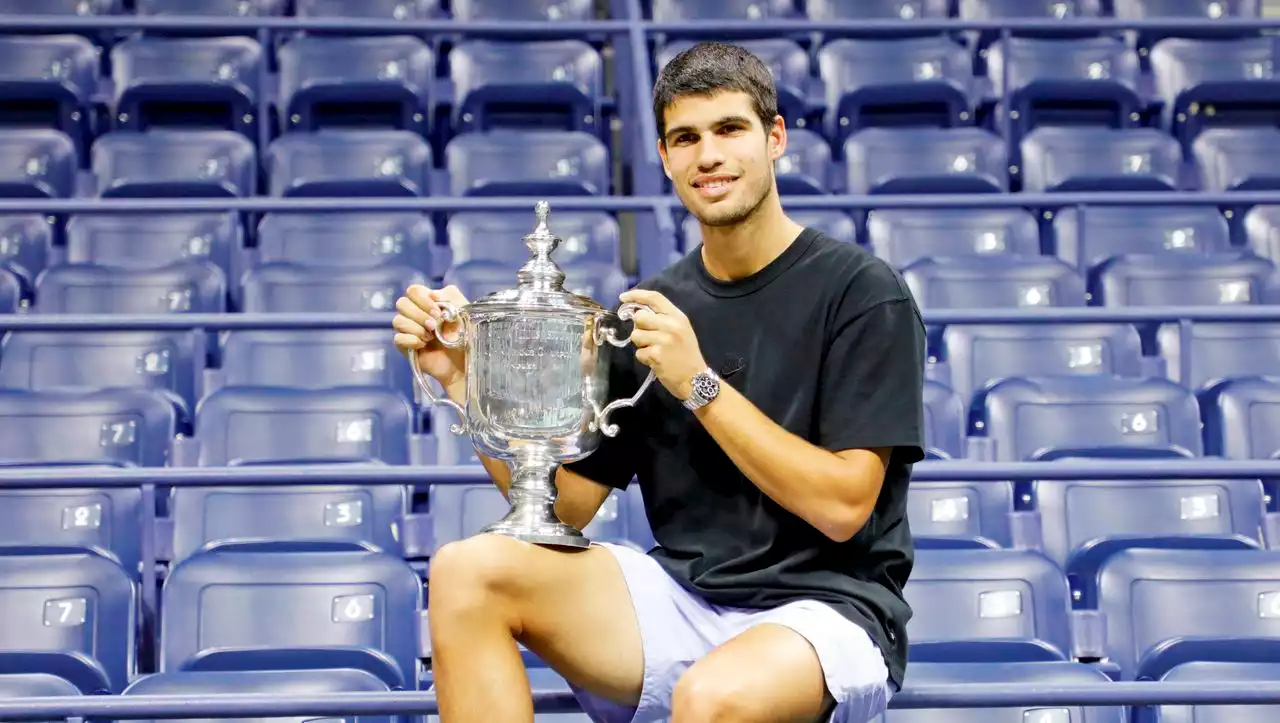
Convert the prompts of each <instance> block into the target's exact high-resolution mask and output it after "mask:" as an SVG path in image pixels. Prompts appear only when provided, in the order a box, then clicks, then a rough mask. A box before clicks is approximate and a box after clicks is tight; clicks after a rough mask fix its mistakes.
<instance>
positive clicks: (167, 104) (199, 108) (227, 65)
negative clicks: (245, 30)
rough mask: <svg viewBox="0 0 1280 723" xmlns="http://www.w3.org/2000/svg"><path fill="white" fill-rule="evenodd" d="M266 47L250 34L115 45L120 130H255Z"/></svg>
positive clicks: (114, 107)
mask: <svg viewBox="0 0 1280 723" xmlns="http://www.w3.org/2000/svg"><path fill="white" fill-rule="evenodd" d="M264 64H265V61H264V58H263V52H262V46H260V45H259V44H258V42H257V41H256V40H253V39H252V38H248V37H243V36H241V37H235V36H232V37H221V38H150V37H135V38H129V39H127V40H124V41H122V42H121V43H119V44H118V45H116V46H115V47H114V48H112V49H111V68H112V90H113V95H112V97H111V100H110V108H109V110H110V112H111V115H112V116H113V118H114V125H115V127H117V128H127V129H131V130H139V131H146V130H149V129H152V128H166V127H168V128H173V127H178V128H192V127H195V128H216V129H225V130H230V131H236V132H239V133H246V134H250V133H253V129H254V128H255V122H256V120H257V111H258V108H257V103H258V88H259V85H260V83H259V82H258V75H259V73H262V72H264V71H265V68H264V67H263V66H264Z"/></svg>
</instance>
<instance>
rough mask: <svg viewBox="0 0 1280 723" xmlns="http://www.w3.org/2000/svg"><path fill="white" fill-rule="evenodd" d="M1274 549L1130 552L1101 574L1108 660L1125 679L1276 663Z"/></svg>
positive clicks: (1278, 562) (1279, 601)
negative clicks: (1211, 666)
mask: <svg viewBox="0 0 1280 723" xmlns="http://www.w3.org/2000/svg"><path fill="white" fill-rule="evenodd" d="M1277 569H1280V551H1274V550H1265V551H1264V550H1154V549H1129V550H1124V551H1122V552H1117V553H1116V554H1114V555H1112V556H1111V557H1110V558H1109V559H1108V560H1107V562H1106V564H1104V565H1103V566H1102V568H1101V569H1100V570H1099V571H1098V583H1097V584H1098V610H1100V611H1101V612H1102V614H1103V616H1104V619H1105V626H1106V647H1107V656H1108V657H1109V658H1110V660H1111V661H1112V662H1114V663H1116V664H1117V665H1118V666H1119V669H1120V676H1121V678H1122V679H1124V680H1159V679H1160V678H1161V677H1163V676H1164V675H1165V673H1167V672H1168V671H1170V670H1171V669H1173V668H1174V667H1176V666H1177V665H1179V664H1182V663H1187V662H1196V661H1201V662H1211V661H1222V662H1240V663H1245V662H1273V661H1275V659H1276V649H1277V647H1278V646H1280V633H1278V632H1277V627H1276V618H1277V617H1280V591H1277V590H1276V570H1277Z"/></svg>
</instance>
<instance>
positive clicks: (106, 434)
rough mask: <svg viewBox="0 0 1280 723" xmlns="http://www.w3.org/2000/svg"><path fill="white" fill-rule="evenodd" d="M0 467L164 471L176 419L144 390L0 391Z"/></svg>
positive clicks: (159, 399) (164, 403)
mask: <svg viewBox="0 0 1280 723" xmlns="http://www.w3.org/2000/svg"><path fill="white" fill-rule="evenodd" d="M0 431H2V432H3V433H0V465H4V466H9V467H15V466H41V465H56V466H64V467H65V466H75V465H80V466H83V465H111V466H121V467H133V466H137V467H164V466H166V465H167V464H168V463H169V457H170V455H169V453H170V448H171V445H172V443H173V439H174V435H175V434H176V433H177V413H176V412H175V411H174V408H173V405H172V404H171V403H170V402H169V401H168V400H167V399H165V398H164V397H162V396H160V395H158V394H156V393H155V392H152V391H149V390H145V389H103V390H99V391H91V392H86V391H27V390H22V389H0Z"/></svg>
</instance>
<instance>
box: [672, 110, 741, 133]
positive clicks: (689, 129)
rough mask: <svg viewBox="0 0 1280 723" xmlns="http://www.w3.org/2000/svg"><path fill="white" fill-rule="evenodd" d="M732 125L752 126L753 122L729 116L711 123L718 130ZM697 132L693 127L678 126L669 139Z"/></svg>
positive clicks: (739, 116) (737, 116)
mask: <svg viewBox="0 0 1280 723" xmlns="http://www.w3.org/2000/svg"><path fill="white" fill-rule="evenodd" d="M730 123H738V124H741V125H751V120H750V119H749V118H747V117H746V116H741V115H727V116H723V117H721V118H717V119H716V120H715V121H714V122H712V123H711V127H712V128H718V127H720V126H725V125H729V124H730ZM697 130H698V129H697V128H694V127H693V126H677V127H675V128H671V129H669V130H668V131H667V138H674V137H676V136H678V135H680V134H681V133H696V132H697Z"/></svg>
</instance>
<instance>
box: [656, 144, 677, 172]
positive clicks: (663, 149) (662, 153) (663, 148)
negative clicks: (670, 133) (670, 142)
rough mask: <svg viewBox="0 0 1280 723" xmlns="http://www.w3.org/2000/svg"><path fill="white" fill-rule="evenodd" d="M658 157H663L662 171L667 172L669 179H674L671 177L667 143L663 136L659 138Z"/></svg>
mask: <svg viewBox="0 0 1280 723" xmlns="http://www.w3.org/2000/svg"><path fill="white" fill-rule="evenodd" d="M658 157H659V158H661V159H662V172H663V173H665V174H667V180H674V179H672V178H671V166H669V165H668V164H667V144H665V143H663V142H662V139H661V138H659V139H658Z"/></svg>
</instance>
